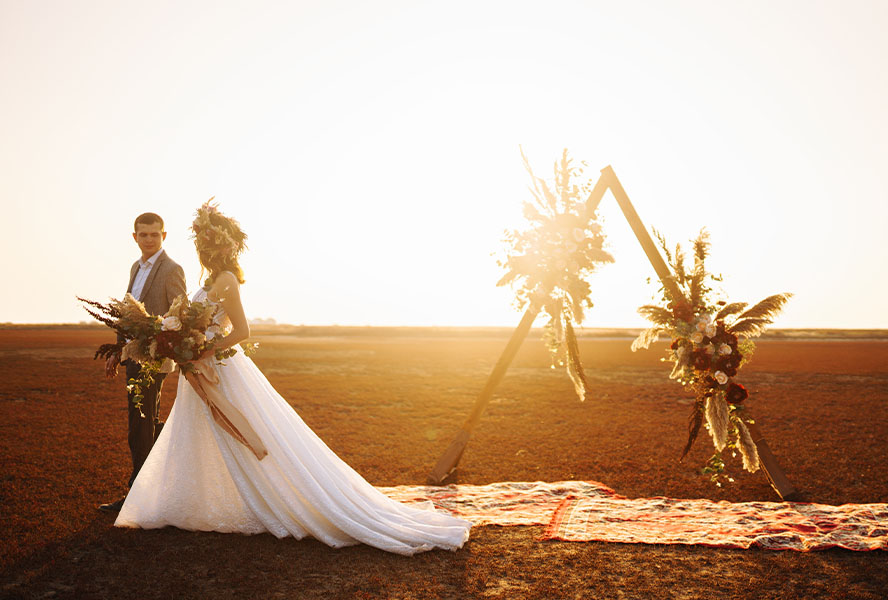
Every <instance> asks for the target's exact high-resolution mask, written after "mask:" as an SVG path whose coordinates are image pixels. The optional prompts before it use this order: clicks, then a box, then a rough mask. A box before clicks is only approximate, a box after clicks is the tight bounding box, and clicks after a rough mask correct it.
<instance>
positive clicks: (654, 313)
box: [638, 304, 672, 325]
mask: <svg viewBox="0 0 888 600" xmlns="http://www.w3.org/2000/svg"><path fill="white" fill-rule="evenodd" d="M638 314H640V315H641V316H642V317H644V318H645V319H647V320H648V321H650V322H651V323H656V324H657V325H669V323H671V322H672V311H670V310H669V309H666V308H663V307H662V306H656V305H654V304H645V305H644V306H640V307H639V308H638Z"/></svg>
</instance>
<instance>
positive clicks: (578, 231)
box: [573, 227, 586, 244]
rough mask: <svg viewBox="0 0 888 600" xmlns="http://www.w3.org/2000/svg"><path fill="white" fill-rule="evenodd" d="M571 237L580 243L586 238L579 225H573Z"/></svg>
mask: <svg viewBox="0 0 888 600" xmlns="http://www.w3.org/2000/svg"><path fill="white" fill-rule="evenodd" d="M573 238H574V241H575V242H576V243H578V244H579V243H580V242H582V241H583V240H585V239H586V234H585V233H583V230H582V229H580V228H579V227H574V229H573Z"/></svg>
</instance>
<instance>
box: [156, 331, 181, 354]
mask: <svg viewBox="0 0 888 600" xmlns="http://www.w3.org/2000/svg"><path fill="white" fill-rule="evenodd" d="M156 339H157V354H158V356H163V357H165V358H173V357H174V356H175V347H176V344H177V343H179V342H180V341H181V340H182V334H180V333H179V332H178V331H161V332H160V333H158V334H157V338H156Z"/></svg>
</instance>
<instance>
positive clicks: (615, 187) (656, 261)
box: [601, 165, 687, 302]
mask: <svg viewBox="0 0 888 600" xmlns="http://www.w3.org/2000/svg"><path fill="white" fill-rule="evenodd" d="M601 177H602V179H604V180H606V181H607V184H608V187H609V188H610V191H611V193H612V194H613V195H614V198H615V199H616V200H617V204H619V205H620V210H622V211H623V216H625V217H626V221H628V222H629V226H630V227H631V228H632V231H633V233H635V237H636V238H637V239H638V243H639V244H641V247H642V249H643V250H644V253H645V254H647V257H648V260H649V261H650V263H651V266H652V267H654V271H656V272H657V277H659V278H660V281H661V282H662V283H663V286H664V287H665V288H666V291H668V292H669V295H670V296H671V297H672V299H673V300H674V301H676V302H680V301H684V302H687V299H686V298H685V297H684V294H683V293H682V292H681V289H680V288H679V287H678V284H676V283H675V278H674V277H673V276H672V273H671V272H670V271H669V267H667V266H666V261H664V260H663V257H662V256H660V251H659V250H657V245H656V244H654V240H652V239H651V235H650V234H649V233H648V231H647V229H646V228H645V226H644V223H642V222H641V217H639V216H638V213H637V212H635V207H634V206H632V202H630V201H629V196H628V195H626V190H624V189H623V184H621V183H620V180H619V179H617V174H616V173H614V170H613V169H612V168H611V166H610V165H608V166H606V167H605V168H603V169H602V170H601Z"/></svg>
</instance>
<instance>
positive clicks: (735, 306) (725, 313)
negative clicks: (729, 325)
mask: <svg viewBox="0 0 888 600" xmlns="http://www.w3.org/2000/svg"><path fill="white" fill-rule="evenodd" d="M746 306H747V305H746V302H731V303H730V304H728V305H727V306H725V307H724V308H722V309H721V310H720V311H718V312H717V313H716V315H715V318H716V320H719V319H724V318H725V317H729V316H731V315H735V314H737V313H738V312H740V311H741V310H743V309H744V308H746Z"/></svg>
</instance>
